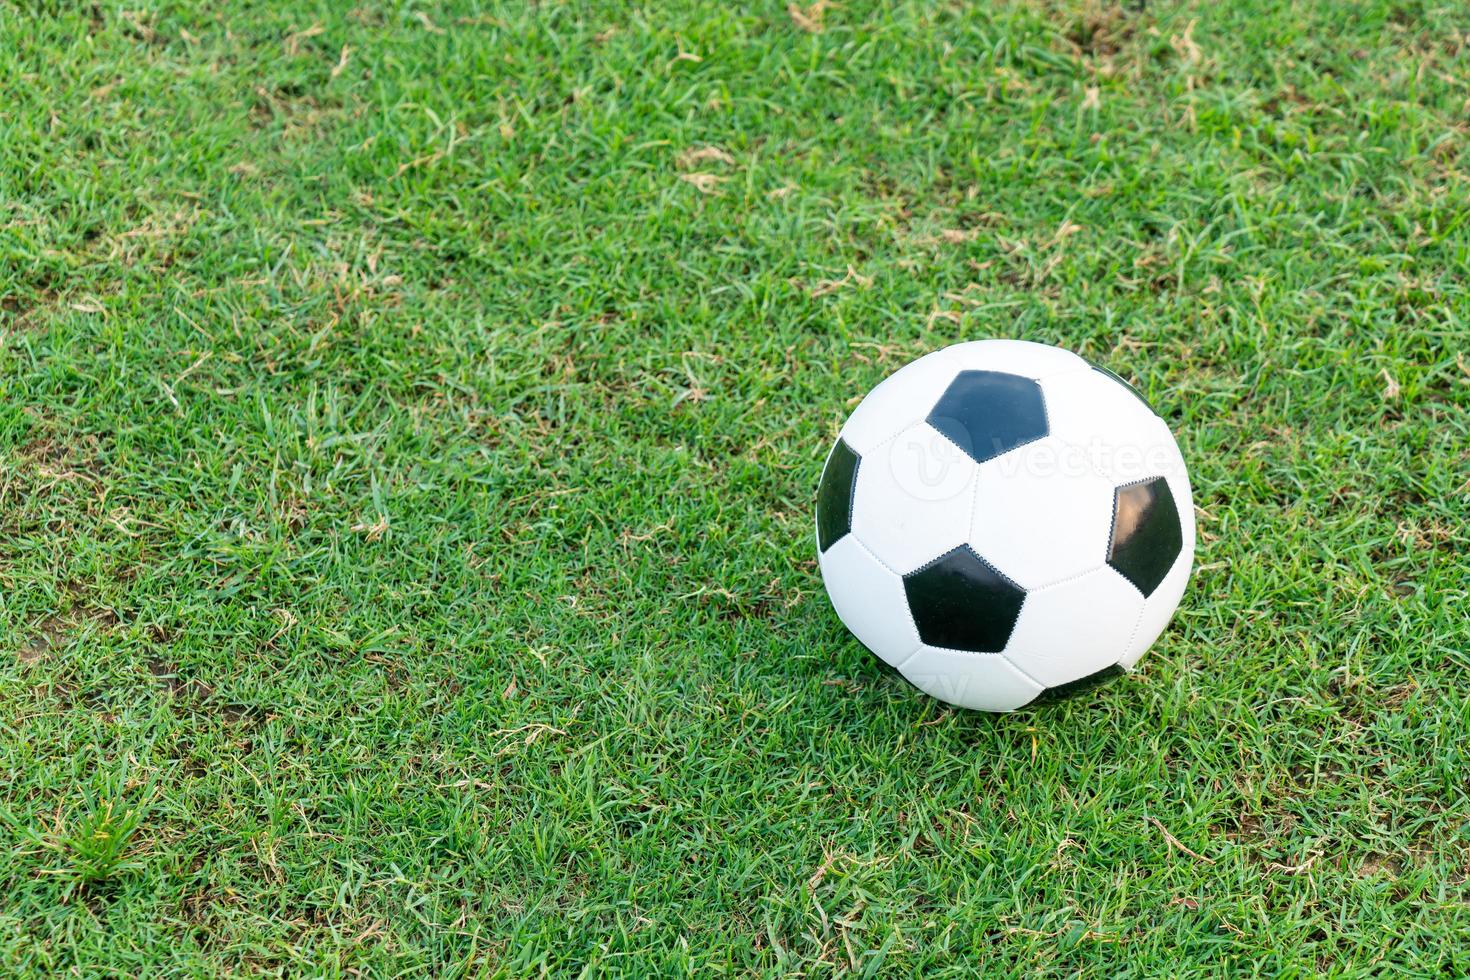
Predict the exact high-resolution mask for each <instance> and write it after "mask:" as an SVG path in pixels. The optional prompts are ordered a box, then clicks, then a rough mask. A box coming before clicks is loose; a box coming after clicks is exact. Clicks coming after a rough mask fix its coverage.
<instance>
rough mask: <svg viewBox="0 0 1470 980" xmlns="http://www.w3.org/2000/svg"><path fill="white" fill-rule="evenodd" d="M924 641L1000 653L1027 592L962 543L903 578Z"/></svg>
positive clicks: (1007, 639) (1007, 640)
mask: <svg viewBox="0 0 1470 980" xmlns="http://www.w3.org/2000/svg"><path fill="white" fill-rule="evenodd" d="M903 590H904V592H905V593H906V594H907V595H908V600H909V611H910V612H912V613H913V615H914V625H915V626H917V627H918V628H919V639H921V640H923V641H924V642H925V643H927V644H929V645H930V646H935V647H945V648H946V649H949V650H973V651H974V652H976V653H999V652H1000V651H1001V650H1004V649H1005V645H1006V643H1007V642H1009V641H1010V638H1011V629H1012V628H1013V627H1014V626H1015V625H1016V617H1017V616H1019V615H1020V614H1021V603H1023V602H1025V601H1026V592H1025V590H1023V589H1022V588H1021V587H1020V586H1019V585H1017V584H1016V583H1015V582H1012V581H1011V580H1010V579H1008V578H1006V577H1005V576H1004V575H1002V574H1001V573H1000V572H998V571H996V570H995V568H993V567H992V566H991V565H990V563H989V562H987V561H985V559H983V558H981V557H980V556H979V555H977V554H975V551H974V549H973V548H971V547H970V546H969V545H965V544H962V545H960V546H959V547H958V548H955V549H954V550H953V551H949V552H946V553H945V554H943V555H940V556H939V557H938V558H936V559H934V560H933V561H931V562H930V563H929V564H927V565H925V566H924V567H923V568H920V569H919V570H917V571H914V572H910V573H909V574H907V575H905V576H904V577H903Z"/></svg>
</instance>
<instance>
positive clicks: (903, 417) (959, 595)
mask: <svg viewBox="0 0 1470 980" xmlns="http://www.w3.org/2000/svg"><path fill="white" fill-rule="evenodd" d="M817 547H818V551H819V555H820V564H821V569H822V581H823V582H824V583H825V585H826V587H827V594H828V596H830V597H831V600H832V605H833V607H834V608H835V609H836V610H837V615H838V616H839V617H841V619H842V622H843V623H845V624H846V625H847V628H848V629H850V630H851V631H852V632H853V634H854V635H856V636H857V638H858V639H859V640H860V641H862V643H863V644H864V645H865V646H866V647H867V648H868V649H870V650H872V651H873V653H875V654H877V655H878V656H879V657H880V658H882V659H883V660H884V661H886V662H887V663H889V664H891V665H892V666H893V667H895V668H897V670H898V671H899V673H901V674H902V675H903V676H904V677H906V678H908V680H909V681H910V682H912V683H913V684H914V685H915V686H916V687H918V688H919V689H920V690H922V691H925V692H927V693H929V694H931V695H933V696H934V697H936V698H939V699H940V700H942V701H946V702H949V703H950V704H955V705H960V706H962V707H966V708H977V709H981V710H985V711H1012V710H1015V709H1016V708H1020V707H1022V706H1023V705H1026V704H1029V703H1031V702H1032V701H1035V700H1037V699H1038V698H1041V697H1043V696H1050V695H1056V694H1064V693H1068V692H1070V691H1073V690H1077V689H1079V688H1081V687H1085V686H1088V685H1090V683H1092V682H1094V681H1097V680H1101V679H1104V678H1106V677H1108V676H1110V675H1112V674H1116V673H1120V672H1121V671H1123V670H1131V669H1132V668H1133V665H1134V664H1135V663H1137V662H1138V659H1139V658H1140V657H1141V656H1143V654H1144V652H1145V651H1147V650H1148V648H1149V647H1150V646H1152V645H1153V642H1154V640H1156V639H1157V638H1158V636H1159V634H1160V633H1162V632H1163V630H1164V627H1165V626H1167V625H1168V623H1169V620H1170V618H1171V617H1172V616H1173V615H1174V610H1175V608H1176V607H1177V606H1178V605H1179V599H1180V597H1181V596H1182V595H1183V594H1184V587H1185V584H1186V583H1187V582H1188V580H1189V572H1190V566H1191V563H1192V562H1193V560H1194V507H1193V504H1192V503H1191V501H1190V496H1189V477H1188V475H1187V473H1186V472H1185V467H1184V460H1183V458H1182V457H1181V456H1180V454H1179V447H1178V445H1176V444H1175V442H1174V436H1173V434H1172V433H1170V431H1169V427H1168V425H1166V424H1165V423H1164V421H1163V420H1162V419H1160V418H1159V417H1158V416H1157V415H1155V414H1154V412H1153V410H1152V409H1151V408H1149V406H1148V404H1147V403H1146V402H1145V401H1144V400H1143V398H1142V396H1140V395H1139V394H1138V393H1137V392H1136V391H1135V390H1134V389H1133V388H1132V387H1130V386H1129V385H1128V384H1127V383H1126V382H1125V381H1123V380H1122V379H1121V378H1119V377H1118V376H1117V375H1115V374H1113V373H1111V372H1109V371H1107V370H1105V369H1103V368H1100V367H1096V366H1094V365H1093V364H1091V363H1089V362H1088V361H1086V360H1084V359H1083V358H1081V357H1079V356H1077V355H1076V354H1073V353H1070V352H1068V351H1065V350H1062V349H1061V348H1058V347H1050V346H1048V345H1045V344H1034V343H1029V342H1025V341H1016V340H982V341H976V342H974V343H967V344H957V345H955V346H953V347H947V348H945V349H944V350H940V351H935V352H934V353H932V354H929V355H927V356H925V357H922V358H920V359H919V360H917V361H915V362H913V363H912V364H909V365H907V366H906V367H904V368H902V369H901V370H899V371H898V372H897V373H895V374H893V375H892V376H890V377H889V378H888V379H887V380H885V381H884V382H883V383H882V384H880V385H878V387H877V388H875V389H873V391H872V392H871V393H869V395H868V396H867V397H866V398H864V399H863V401H862V403H861V404H860V405H858V407H857V409H856V410H855V411H854V412H853V413H852V415H851V417H849V418H848V420H847V423H846V424H845V425H844V426H843V427H842V432H841V434H840V436H839V437H838V440H837V444H836V445H835V446H833V447H832V451H831V453H830V454H829V455H828V457H827V464H826V467H825V468H824V469H823V471H822V481H821V485H820V487H819V489H818V492H817Z"/></svg>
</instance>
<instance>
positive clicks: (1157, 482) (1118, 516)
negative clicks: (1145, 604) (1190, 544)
mask: <svg viewBox="0 0 1470 980" xmlns="http://www.w3.org/2000/svg"><path fill="white" fill-rule="evenodd" d="M1183 547H1184V530H1183V528H1182V527H1181V526H1180V524H1179V507H1178V506H1177V505H1176V504H1175V503H1174V494H1172V493H1171V492H1169V482H1168V481H1167V480H1165V479H1164V478H1163V477H1161V476H1156V477H1154V478H1153V479H1152V480H1142V481H1140V482H1138V483H1130V484H1128V485H1127V486H1123V487H1119V488H1118V489H1117V490H1115V491H1113V533H1112V538H1111V540H1110V541H1109V543H1108V564H1109V565H1111V566H1113V567H1114V568H1115V569H1117V570H1118V572H1119V574H1121V575H1122V576H1123V577H1124V578H1126V579H1127V580H1128V581H1130V582H1132V583H1133V584H1134V585H1135V586H1137V587H1138V591H1140V592H1142V593H1143V595H1144V598H1148V597H1149V596H1151V595H1153V591H1154V589H1157V588H1158V587H1159V583H1160V582H1162V581H1163V580H1164V576H1165V575H1168V574H1169V569H1171V568H1173V567H1174V559H1176V558H1178V557H1179V552H1180V550H1181V549H1183Z"/></svg>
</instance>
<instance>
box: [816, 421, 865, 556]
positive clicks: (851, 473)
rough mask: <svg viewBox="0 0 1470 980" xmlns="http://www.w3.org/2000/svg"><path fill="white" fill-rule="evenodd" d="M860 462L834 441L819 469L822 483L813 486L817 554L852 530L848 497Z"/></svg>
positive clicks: (843, 446)
mask: <svg viewBox="0 0 1470 980" xmlns="http://www.w3.org/2000/svg"><path fill="white" fill-rule="evenodd" d="M860 462H862V460H861V459H860V458H859V457H858V454H857V453H855V452H853V451H852V449H851V447H849V446H848V444H847V443H845V442H843V441H842V440H841V439H838V440H837V445H835V446H833V447H832V452H831V453H830V454H828V456H827V465H826V466H824V467H822V482H821V483H820V484H818V485H817V547H818V549H820V550H821V551H824V552H825V551H826V550H827V549H828V548H830V547H832V546H833V545H834V544H836V543H837V542H838V540H839V539H841V538H842V536H843V535H845V534H846V533H847V532H848V531H851V530H852V494H853V490H854V489H855V488H856V487H857V471H858V464H859V463H860Z"/></svg>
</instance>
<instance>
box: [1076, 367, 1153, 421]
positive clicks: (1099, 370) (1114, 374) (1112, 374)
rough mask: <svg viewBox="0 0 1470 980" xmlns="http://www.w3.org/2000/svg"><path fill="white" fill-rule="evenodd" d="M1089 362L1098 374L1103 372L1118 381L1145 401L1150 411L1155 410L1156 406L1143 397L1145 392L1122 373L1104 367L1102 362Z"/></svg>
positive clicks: (1103, 374)
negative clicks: (1126, 379) (1127, 379)
mask: <svg viewBox="0 0 1470 980" xmlns="http://www.w3.org/2000/svg"><path fill="white" fill-rule="evenodd" d="M1087 363H1088V364H1091V365H1092V369H1093V370H1094V371H1096V372H1097V373H1098V374H1101V375H1102V376H1103V377H1105V378H1111V379H1113V380H1114V381H1116V382H1118V384H1120V385H1122V386H1123V387H1124V388H1126V389H1128V394H1130V395H1132V396H1133V397H1134V398H1137V399H1138V400H1139V401H1141V402H1143V407H1144V408H1146V409H1148V410H1149V411H1150V412H1152V411H1153V410H1154V407H1153V406H1152V405H1150V404H1149V403H1148V399H1147V398H1144V397H1143V393H1142V392H1140V391H1139V390H1138V389H1137V388H1135V387H1133V386H1132V385H1131V384H1129V383H1128V382H1127V381H1125V380H1123V376H1122V375H1121V374H1118V373H1117V372H1116V371H1110V370H1108V369H1107V368H1105V367H1103V366H1102V365H1101V364H1098V363H1096V362H1095V361H1088V362H1087Z"/></svg>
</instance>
